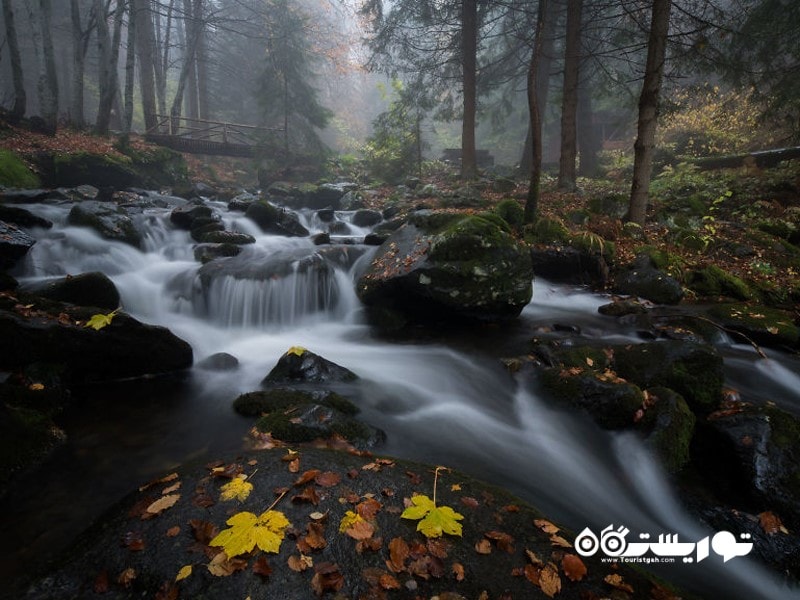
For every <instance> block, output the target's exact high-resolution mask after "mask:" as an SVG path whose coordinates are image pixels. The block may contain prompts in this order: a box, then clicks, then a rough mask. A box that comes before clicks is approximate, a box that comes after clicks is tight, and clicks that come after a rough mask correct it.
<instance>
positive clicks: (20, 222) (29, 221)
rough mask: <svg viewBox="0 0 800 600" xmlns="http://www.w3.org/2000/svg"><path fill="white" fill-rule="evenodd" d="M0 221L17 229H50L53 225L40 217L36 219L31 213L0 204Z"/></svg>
mask: <svg viewBox="0 0 800 600" xmlns="http://www.w3.org/2000/svg"><path fill="white" fill-rule="evenodd" d="M0 221H5V222H6V223H12V224H14V225H16V226H17V227H42V228H44V229H50V228H51V227H52V226H53V223H52V222H50V221H48V220H47V219H43V218H42V217H37V216H36V215H35V214H33V213H32V212H30V211H28V210H25V209H24V208H18V207H16V206H5V205H3V204H0Z"/></svg>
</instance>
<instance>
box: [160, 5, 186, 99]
mask: <svg viewBox="0 0 800 600" xmlns="http://www.w3.org/2000/svg"><path fill="white" fill-rule="evenodd" d="M174 13H175V0H169V6H168V7H167V25H166V30H165V33H164V42H163V45H162V48H161V53H160V54H157V55H156V56H157V58H158V60H160V61H161V65H160V67H159V68H158V70H157V73H158V76H157V77H158V86H157V89H156V96H157V97H158V111H159V112H160V113H161V114H162V115H164V114H166V113H167V72H168V71H169V54H170V43H171V40H170V38H171V37H172V17H173V15H174ZM179 29H180V28H179ZM156 62H158V61H156Z"/></svg>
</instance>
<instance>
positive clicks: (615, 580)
mask: <svg viewBox="0 0 800 600" xmlns="http://www.w3.org/2000/svg"><path fill="white" fill-rule="evenodd" d="M603 581H605V582H606V583H607V584H608V585H610V586H612V587H615V588H617V589H618V590H622V591H623V592H628V593H629V594H632V593H633V587H632V586H630V585H628V584H627V583H625V581H624V580H623V579H622V575H620V574H618V573H611V574H609V575H606V576H605V577H604V578H603Z"/></svg>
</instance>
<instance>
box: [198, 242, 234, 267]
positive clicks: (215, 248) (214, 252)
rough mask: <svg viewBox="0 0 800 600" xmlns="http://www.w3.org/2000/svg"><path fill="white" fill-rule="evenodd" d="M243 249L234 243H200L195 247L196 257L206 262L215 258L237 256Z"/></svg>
mask: <svg viewBox="0 0 800 600" xmlns="http://www.w3.org/2000/svg"><path fill="white" fill-rule="evenodd" d="M241 251H242V247H241V246H237V245H234V244H200V245H198V246H195V247H194V259H195V260H196V261H198V262H201V263H203V264H205V263H207V262H210V261H212V260H214V259H215V258H226V257H231V256H236V255H238V254H239V253H240V252H241Z"/></svg>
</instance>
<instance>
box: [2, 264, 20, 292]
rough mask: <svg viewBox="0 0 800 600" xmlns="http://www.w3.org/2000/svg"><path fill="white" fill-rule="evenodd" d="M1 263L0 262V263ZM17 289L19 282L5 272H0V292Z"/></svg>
mask: <svg viewBox="0 0 800 600" xmlns="http://www.w3.org/2000/svg"><path fill="white" fill-rule="evenodd" d="M0 262H1V261H0ZM18 287H19V282H18V281H17V280H16V279H14V278H13V277H12V276H11V275H9V274H8V273H6V272H5V271H0V292H6V291H9V290H15V289H17V288H18Z"/></svg>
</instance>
